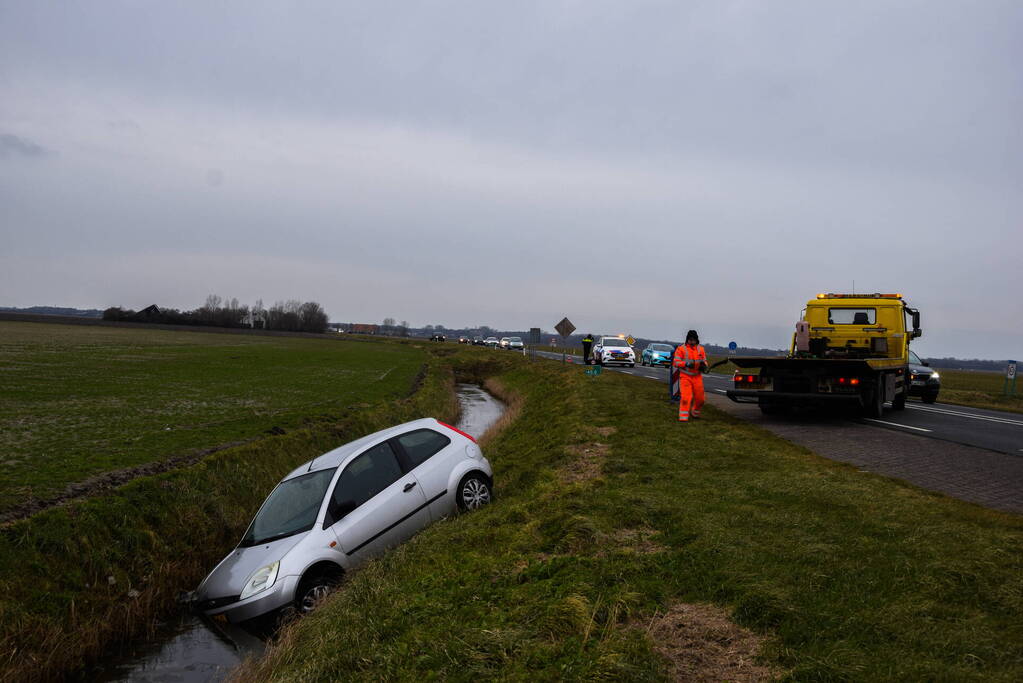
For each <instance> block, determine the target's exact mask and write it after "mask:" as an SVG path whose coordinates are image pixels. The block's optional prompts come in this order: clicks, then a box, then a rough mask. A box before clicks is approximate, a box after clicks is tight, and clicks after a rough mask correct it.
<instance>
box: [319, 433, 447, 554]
mask: <svg viewBox="0 0 1023 683" xmlns="http://www.w3.org/2000/svg"><path fill="white" fill-rule="evenodd" d="M429 522H430V513H429V510H428V509H427V506H426V497H425V495H424V494H423V487H422V486H420V485H419V482H418V481H417V480H416V477H415V476H413V475H412V474H411V473H406V472H405V471H404V470H403V469H402V467H401V465H400V463H399V461H398V456H397V454H396V453H395V452H394V448H393V447H392V446H391V444H390V443H389V442H387V441H385V442H383V443H380V444H377V445H376V446H373V447H372V448H370V449H368V450H367V451H365V452H364V453H362V454H360V455H359V456H358V457H356V458H354V459H353V460H352V461H351V462H349V463H348V464H347V465H346V466H345V469H344V470H343V471H342V472H341V475H340V476H339V477H338V480H337V484H335V486H334V490H333V492H332V493H331V499H330V501H329V502H328V505H327V519H326V520H325V523H324V526H328V525H329V526H331V527H332V528H333V530H334V534H335V535H336V537H337V542H338V544H339V545H340V546H341V548H342V550H344V552H345V554H346V555H347V556H348V557H349V558H350V559H351V560H352V561H353V562H361V561H363V560H366V559H368V558H370V557H373V556H375V555H378V554H380V553H381V552H383V551H384V550H385V549H387V548H389V547H391V546H394V545H397V544H399V543H401V542H402V541H404V540H405V539H407V538H409V537H410V536H412V535H413V534H414V533H416V531H418V530H419V529H421V528H422V527H424V526H426V525H427V524H429Z"/></svg>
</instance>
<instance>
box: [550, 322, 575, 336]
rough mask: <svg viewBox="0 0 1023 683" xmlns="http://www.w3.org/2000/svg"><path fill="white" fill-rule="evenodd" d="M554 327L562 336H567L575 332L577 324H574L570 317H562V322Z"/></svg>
mask: <svg viewBox="0 0 1023 683" xmlns="http://www.w3.org/2000/svg"><path fill="white" fill-rule="evenodd" d="M554 329H556V330H557V331H558V334H560V335H561V336H562V337H567V336H568V335H570V334H572V333H573V332H575V325H573V324H572V321H571V320H569V319H568V318H562V319H561V322H560V323H558V324H557V325H555V326H554Z"/></svg>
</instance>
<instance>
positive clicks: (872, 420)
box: [863, 417, 933, 432]
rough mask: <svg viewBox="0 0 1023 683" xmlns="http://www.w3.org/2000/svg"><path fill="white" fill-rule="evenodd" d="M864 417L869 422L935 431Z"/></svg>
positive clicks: (920, 430) (921, 430)
mask: <svg viewBox="0 0 1023 683" xmlns="http://www.w3.org/2000/svg"><path fill="white" fill-rule="evenodd" d="M863 419H864V420H866V421H867V422H880V423H881V424H883V425H891V426H893V427H905V428H906V429H915V430H916V431H918V432H930V431H933V430H931V429H924V428H923V427H911V426H909V425H900V424H899V423H898V422H885V421H884V420H875V419H874V418H872V417H865V418H863Z"/></svg>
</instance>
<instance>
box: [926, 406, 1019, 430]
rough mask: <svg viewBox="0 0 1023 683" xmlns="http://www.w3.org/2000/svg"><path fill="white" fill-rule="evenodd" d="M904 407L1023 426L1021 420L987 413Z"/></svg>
mask: <svg viewBox="0 0 1023 683" xmlns="http://www.w3.org/2000/svg"><path fill="white" fill-rule="evenodd" d="M906 407H907V408H910V409H912V410H922V411H924V412H925V413H940V414H942V415H955V416H956V417H968V418H971V419H973V420H987V421H988V422H1001V423H1002V424H1007V425H1018V426H1020V427H1023V421H1020V420H1010V419H1008V418H1004V417H990V416H988V415H974V414H973V413H961V412H959V411H958V410H946V409H945V408H931V407H927V408H925V407H923V406H910V405H907V406H906Z"/></svg>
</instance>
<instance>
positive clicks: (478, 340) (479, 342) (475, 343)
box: [472, 335, 487, 346]
mask: <svg viewBox="0 0 1023 683" xmlns="http://www.w3.org/2000/svg"><path fill="white" fill-rule="evenodd" d="M486 343H487V342H486V341H485V340H484V339H483V337H481V336H479V335H476V336H475V337H473V338H472V345H473V346H484V345H486Z"/></svg>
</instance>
